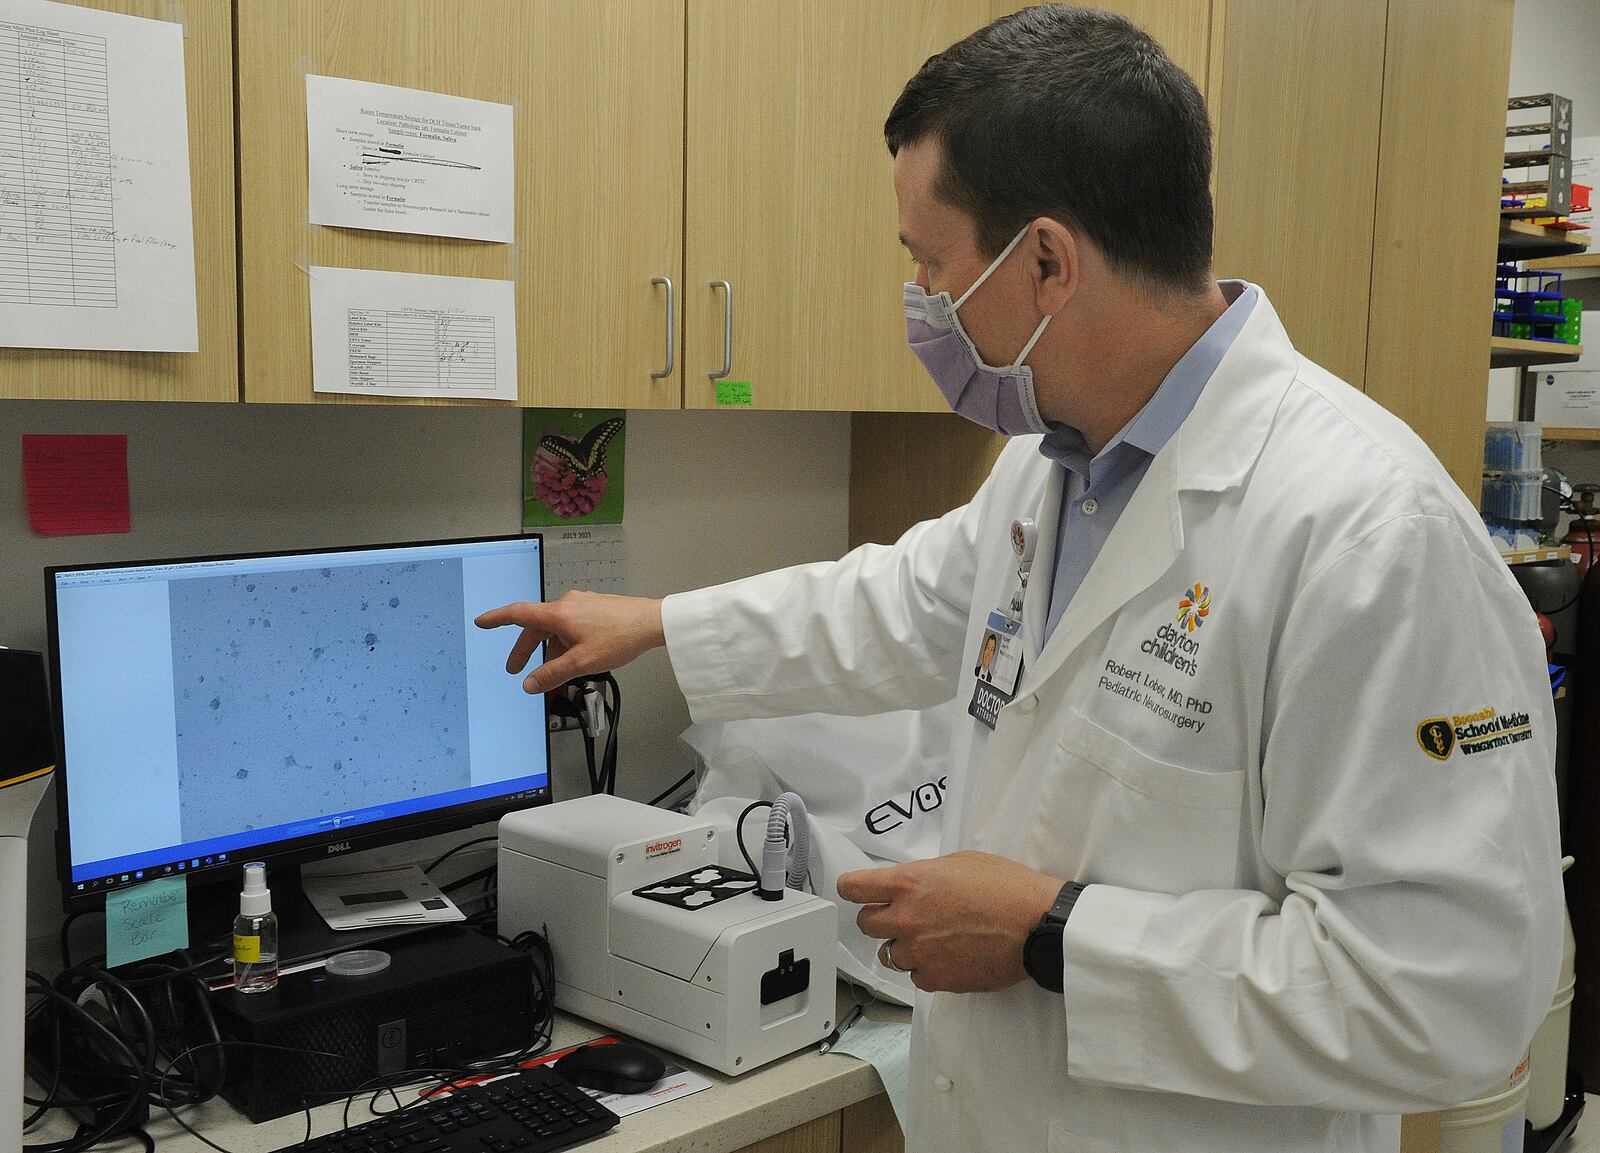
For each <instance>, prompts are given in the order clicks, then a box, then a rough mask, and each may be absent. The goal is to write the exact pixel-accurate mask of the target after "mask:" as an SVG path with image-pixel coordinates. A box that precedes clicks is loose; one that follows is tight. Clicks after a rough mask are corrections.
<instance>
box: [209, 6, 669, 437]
mask: <svg viewBox="0 0 1600 1153" xmlns="http://www.w3.org/2000/svg"><path fill="white" fill-rule="evenodd" d="M683 20H684V0H239V3H238V21H239V40H238V44H239V152H240V169H239V171H240V190H241V194H240V207H241V212H240V219H241V228H240V233H241V239H242V243H241V250H242V253H243V272H244V275H243V288H244V292H243V297H244V299H243V309H244V377H245V385H244V391H245V399H246V400H251V401H288V402H301V403H304V402H310V401H334V402H345V401H349V400H352V399H355V398H351V397H347V396H334V395H329V394H316V393H313V392H312V389H311V336H310V303H309V301H310V295H309V286H308V282H307V278H306V273H305V271H304V268H305V266H308V265H333V266H343V267H350V268H370V269H381V270H386V271H394V272H423V273H436V274H443V275H456V276H475V277H486V278H491V279H511V280H515V281H516V284H517V361H518V375H519V378H520V399H521V403H523V404H525V405H555V406H567V407H577V406H583V407H590V406H594V407H602V406H604V407H628V408H677V407H679V406H680V405H681V403H682V394H681V385H680V384H679V378H678V376H677V374H676V373H674V374H673V375H672V376H670V377H665V378H661V379H654V378H652V377H651V375H650V374H651V373H652V372H653V371H659V370H660V369H662V368H663V367H664V366H665V364H666V360H667V317H668V313H667V298H666V293H665V291H664V289H663V288H662V287H661V286H658V285H654V284H652V283H651V278H652V277H656V276H663V277H671V278H672V280H673V281H674V282H676V281H677V279H678V275H679V269H680V267H681V264H682V189H683ZM306 72H313V73H317V74H321V75H327V76H339V77H345V78H348V79H354V80H367V81H373V82H376V83H381V84H394V85H400V86H403V87H408V88H421V89H427V90H429V91H434V92H444V93H450V94H453V95H457V96H468V97H473V98H475V99H479V100H492V101H497V102H500V103H504V104H511V105H513V106H514V107H515V124H516V129H515V132H516V215H517V238H516V242H515V243H514V244H510V245H506V244H486V243H482V242H479V241H471V240H453V239H445V238H439V237H424V236H411V235H402V234H396V233H384V232H365V231H359V230H355V229H341V228H320V227H312V226H309V225H308V224H307V223H306V108H305V73H306ZM387 403H400V404H408V403H444V402H439V401H432V402H425V401H411V400H408V399H407V400H399V401H387ZM466 403H473V402H466ZM476 403H494V402H485V401H479V402H476Z"/></svg>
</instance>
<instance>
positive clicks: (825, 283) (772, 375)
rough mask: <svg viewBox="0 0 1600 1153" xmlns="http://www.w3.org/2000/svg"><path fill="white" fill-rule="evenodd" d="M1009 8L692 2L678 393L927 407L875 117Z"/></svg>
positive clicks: (698, 399) (916, 1)
mask: <svg viewBox="0 0 1600 1153" xmlns="http://www.w3.org/2000/svg"><path fill="white" fill-rule="evenodd" d="M1007 7H1012V5H1004V4H995V3H991V2H990V0H873V3H870V4H863V3H860V0H805V2H804V3H798V4H797V3H794V2H793V0H690V2H689V54H688V56H689V78H688V135H687V141H688V144H687V151H688V156H687V174H688V175H687V180H686V189H687V197H686V205H685V237H686V242H685V243H686V253H685V256H686V259H685V270H686V271H685V285H684V294H683V295H684V321H685V323H684V328H685V339H684V402H685V405H686V406H687V407H689V408H704V407H710V406H712V405H714V404H715V403H716V388H715V384H714V382H713V381H712V380H711V379H709V377H708V375H707V374H708V373H710V372H712V371H716V370H719V369H721V368H722V365H723V356H724V339H725V332H724V321H725V308H726V305H727V294H726V292H725V291H724V290H723V289H721V288H713V287H711V285H710V282H711V281H713V280H725V281H727V282H728V283H729V284H730V285H731V286H732V295H733V300H732V319H733V334H732V357H731V366H730V369H731V371H730V372H729V374H728V378H727V379H729V380H732V381H745V382H748V383H749V385H750V396H751V403H752V406H753V407H755V408H782V409H868V410H901V411H913V412H915V411H937V410H938V409H939V408H940V407H941V406H942V405H943V404H944V402H943V401H942V400H941V399H940V397H939V393H938V390H937V389H935V388H934V386H933V384H932V383H931V382H930V381H929V380H928V379H927V377H926V376H925V375H924V374H923V372H922V369H921V367H920V366H919V365H918V363H917V360H916V358H915V357H914V356H912V355H911V352H910V350H909V349H908V348H907V347H906V338H905V315H904V313H903V311H902V310H901V305H900V286H901V284H903V283H904V282H905V281H907V280H910V279H911V277H912V275H913V271H912V266H911V260H910V258H909V257H907V256H906V254H905V250H904V249H903V248H901V247H900V243H899V240H898V235H899V228H898V226H897V214H896V212H895V200H894V186H893V183H892V179H891V169H890V157H889V153H888V150H887V149H886V148H885V147H884V144H883V121H884V118H885V117H886V116H887V115H888V114H889V109H890V107H891V106H892V105H893V104H894V100H895V97H896V96H898V95H899V94H900V89H901V87H902V86H903V85H904V84H905V82H906V81H907V80H908V79H910V77H911V76H912V74H913V73H915V72H916V70H917V69H918V68H919V67H921V65H922V62H923V61H924V60H926V59H927V58H928V57H929V56H930V55H932V54H933V53H935V52H937V51H939V50H940V49H942V48H945V47H947V46H948V45H949V44H950V43H951V42H953V41H955V40H958V39H960V38H961V37H962V36H964V35H966V34H967V33H968V32H971V31H972V30H973V29H974V28H977V27H979V26H980V25H982V24H983V23H984V22H985V21H987V20H988V19H990V17H991V16H992V15H994V14H996V12H997V11H1000V10H1004V9H1005V8H1007Z"/></svg>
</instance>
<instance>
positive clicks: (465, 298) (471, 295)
mask: <svg viewBox="0 0 1600 1153" xmlns="http://www.w3.org/2000/svg"><path fill="white" fill-rule="evenodd" d="M309 275H310V277H311V379H312V387H313V388H314V389H315V390H316V391H317V392H345V393H358V394H363V395H368V396H448V397H453V398H458V399H459V398H464V397H480V398H488V399H492V400H510V401H514V400H516V399H517V309H516V285H515V284H514V283H513V282H512V281H509V280H478V279H475V278H473V277H467V276H423V275H420V274H416V273H410V272H369V271H367V270H365V269H359V268H312V269H310V270H309Z"/></svg>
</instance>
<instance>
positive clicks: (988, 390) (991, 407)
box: [905, 228, 1050, 436]
mask: <svg viewBox="0 0 1600 1153" xmlns="http://www.w3.org/2000/svg"><path fill="white" fill-rule="evenodd" d="M1027 234H1028V230H1027V229H1026V228H1024V229H1023V230H1022V231H1021V232H1019V233H1017V235H1016V236H1015V237H1013V238H1012V240H1011V243H1010V244H1008V245H1006V247H1005V251H1003V252H1002V253H1000V255H999V256H997V257H995V258H994V263H992V264H990V265H989V267H988V268H986V269H984V271H983V275H982V276H980V277H978V279H977V280H975V281H973V282H972V287H971V288H969V289H967V290H966V291H965V292H963V293H962V294H961V299H960V300H957V301H955V302H954V303H952V302H951V300H950V294H949V293H948V292H941V293H939V294H938V295H936V296H930V295H929V294H928V292H927V290H926V289H924V288H923V287H922V286H921V285H918V284H908V285H906V287H905V309H906V339H907V340H908V341H910V343H911V351H912V352H914V353H916V354H917V359H918V360H920V361H922V367H923V368H925V369H927V370H928V375H929V376H931V377H933V382H934V383H935V384H937V385H938V386H939V391H940V392H942V393H944V398H945V400H947V401H949V402H950V407H951V408H953V409H955V411H956V413H957V414H958V415H960V416H964V417H966V418H967V419H968V420H970V421H974V422H976V423H978V424H981V425H983V426H984V427H985V428H992V429H994V430H995V431H996V432H999V433H1003V434H1004V435H1006V436H1020V435H1021V434H1023V433H1028V432H1040V433H1042V432H1046V431H1048V429H1047V428H1046V426H1045V423H1044V418H1043V417H1042V416H1040V415H1039V405H1038V403H1037V401H1035V399H1034V395H1033V369H1031V368H1029V367H1028V366H1027V365H1025V364H1023V363H1022V362H1023V361H1024V360H1027V359H1028V353H1030V352H1032V351H1033V346H1034V345H1035V344H1036V343H1038V340H1039V337H1041V336H1043V335H1044V330H1045V326H1046V325H1047V324H1049V323H1050V318H1049V317H1048V316H1047V317H1045V318H1044V319H1043V320H1041V321H1040V322H1039V327H1038V328H1036V329H1034V330H1033V335H1032V336H1030V337H1029V338H1028V343H1027V344H1025V345H1023V346H1022V351H1021V352H1019V353H1018V354H1017V359H1016V360H1015V361H1013V362H1012V364H1011V365H1010V367H1008V368H991V367H990V366H989V365H987V364H985V363H983V358H982V357H981V356H979V355H978V348H977V346H976V345H974V344H973V343H972V338H971V337H969V336H968V335H967V332H966V329H964V328H962V327H961V321H960V319H959V318H958V317H957V316H956V310H957V309H958V308H960V307H961V306H962V305H963V304H965V303H966V302H967V301H968V300H969V299H970V298H971V296H972V294H973V293H974V292H976V291H978V288H979V286H980V285H982V284H983V282H984V281H986V280H988V279H989V276H990V274H991V273H993V272H994V270H995V269H997V268H999V267H1000V265H1002V264H1003V263H1005V259H1006V257H1008V256H1010V255H1011V253H1012V252H1013V251H1014V250H1015V249H1016V247H1017V245H1018V244H1020V243H1022V238H1023V237H1024V236H1026V235H1027Z"/></svg>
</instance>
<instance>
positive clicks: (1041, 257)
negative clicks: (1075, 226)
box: [1023, 216, 1083, 316]
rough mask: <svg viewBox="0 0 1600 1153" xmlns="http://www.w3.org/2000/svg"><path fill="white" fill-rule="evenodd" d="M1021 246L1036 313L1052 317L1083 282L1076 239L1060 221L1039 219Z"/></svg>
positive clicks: (1049, 218) (1031, 226)
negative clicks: (1024, 249) (1023, 249)
mask: <svg viewBox="0 0 1600 1153" xmlns="http://www.w3.org/2000/svg"><path fill="white" fill-rule="evenodd" d="M1023 244H1024V245H1025V246H1026V248H1027V251H1028V268H1029V275H1030V277H1031V278H1032V280H1033V286H1034V293H1035V295H1036V297H1037V299H1038V304H1039V311H1040V312H1042V313H1044V314H1045V315H1046V316H1054V315H1055V314H1056V313H1058V312H1060V311H1061V309H1062V308H1064V307H1065V306H1066V303H1067V301H1069V300H1071V299H1072V296H1073V294H1074V293H1075V292H1077V291H1078V285H1079V283H1080V281H1081V278H1082V271H1083V269H1082V267H1081V265H1080V263H1079V252H1078V239H1077V236H1076V235H1075V234H1074V233H1073V231H1072V229H1070V228H1068V227H1067V226H1066V225H1064V224H1062V223H1061V222H1060V221H1059V220H1056V219H1054V218H1052V217H1049V216H1041V217H1038V218H1037V219H1035V220H1034V221H1033V223H1032V224H1030V225H1029V226H1028V235H1027V237H1026V238H1025V239H1024V240H1023Z"/></svg>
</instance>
